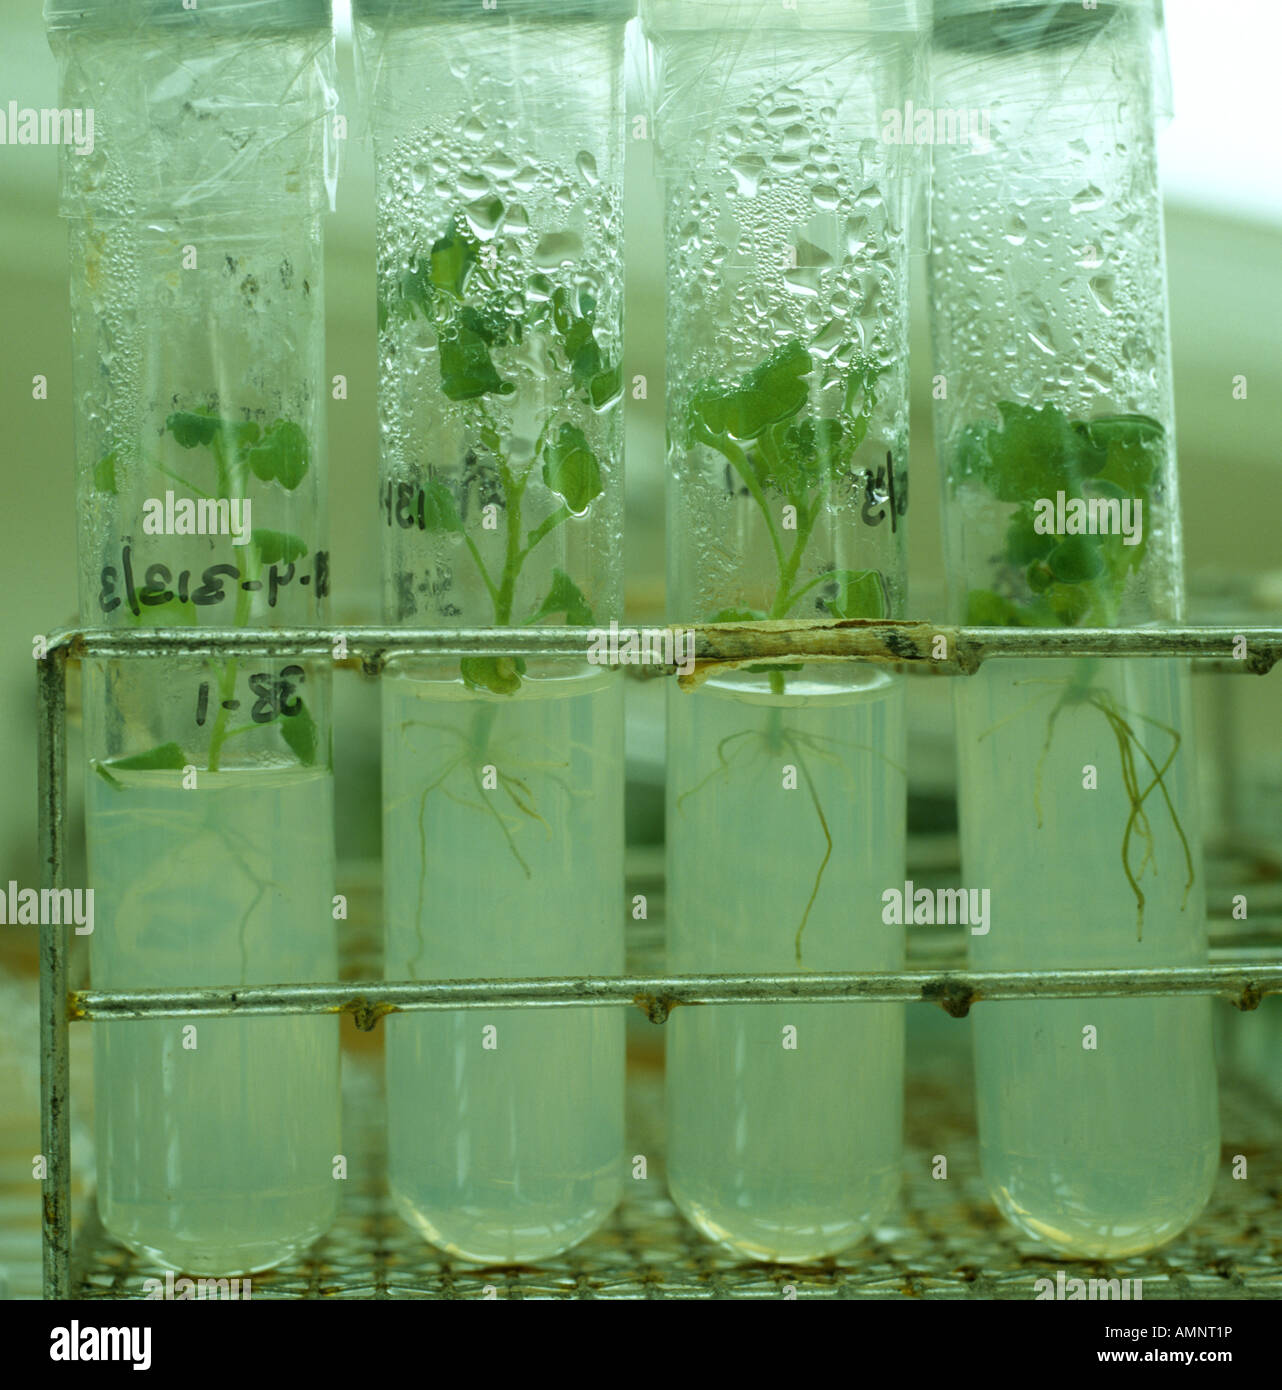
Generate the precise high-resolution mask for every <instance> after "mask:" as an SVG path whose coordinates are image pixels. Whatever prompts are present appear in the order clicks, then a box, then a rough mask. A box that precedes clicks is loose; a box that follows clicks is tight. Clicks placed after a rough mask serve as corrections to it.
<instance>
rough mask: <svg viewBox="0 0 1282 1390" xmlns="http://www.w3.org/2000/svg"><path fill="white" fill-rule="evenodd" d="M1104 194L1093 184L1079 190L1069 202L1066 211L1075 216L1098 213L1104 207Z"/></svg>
mask: <svg viewBox="0 0 1282 1390" xmlns="http://www.w3.org/2000/svg"><path fill="white" fill-rule="evenodd" d="M1104 201H1105V200H1104V194H1103V191H1102V190H1101V189H1098V188H1096V187H1095V185H1094V184H1093V183H1088V184H1087V185H1086V187H1085V188H1080V189H1078V191H1077V192H1076V193H1074V194H1073V196H1072V198H1071V199H1070V200H1069V204H1068V210H1069V212H1071V213H1073V214H1074V215H1075V216H1076V215H1077V214H1079V213H1083V212H1098V211H1099V209H1100V208H1102V207H1103V206H1104Z"/></svg>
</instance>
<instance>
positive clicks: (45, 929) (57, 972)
mask: <svg viewBox="0 0 1282 1390" xmlns="http://www.w3.org/2000/svg"><path fill="white" fill-rule="evenodd" d="M38 674H39V690H40V711H41V715H42V717H41V718H40V720H39V731H38V734H37V745H36V756H37V760H38V768H39V784H40V790H39V802H38V810H37V827H36V836H37V843H38V846H39V854H40V878H41V886H42V887H44V888H61V887H63V878H64V874H65V865H64V859H63V845H64V837H65V831H66V818H65V800H66V798H65V795H64V793H65V788H66V781H67V726H66V719H65V717H64V716H65V713H66V699H67V654H66V652H65V651H64V650H54V651H51V652H50V654H49V656H48V657H47V658H46V659H45V660H43V661H41V662H40V663H39V672H38ZM66 1000H67V928H66V925H65V924H63V925H61V926H57V925H45V926H42V927H41V928H40V1148H41V1152H42V1153H43V1155H44V1161H45V1178H44V1184H43V1189H42V1196H43V1210H42V1214H41V1232H42V1243H41V1261H42V1265H43V1274H44V1291H45V1297H46V1298H66V1297H67V1295H68V1291H69V1286H70V1277H71V1276H70V1269H71V1132H70V1090H71V1071H70V1059H69V1053H68V1047H67V1021H68V1014H67V1004H66Z"/></svg>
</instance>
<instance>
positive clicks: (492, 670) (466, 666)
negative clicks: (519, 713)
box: [459, 656, 525, 695]
mask: <svg viewBox="0 0 1282 1390" xmlns="http://www.w3.org/2000/svg"><path fill="white" fill-rule="evenodd" d="M459 671H460V672H461V673H462V676H463V683H464V684H465V685H466V686H467V688H468V689H469V690H488V691H489V692H490V693H491V694H492V695H515V694H516V692H517V691H518V690H520V688H521V677H522V676H523V675H524V674H525V661H524V659H523V658H521V657H519V656H518V657H511V656H465V657H463V659H462V660H461V661H460V662H459Z"/></svg>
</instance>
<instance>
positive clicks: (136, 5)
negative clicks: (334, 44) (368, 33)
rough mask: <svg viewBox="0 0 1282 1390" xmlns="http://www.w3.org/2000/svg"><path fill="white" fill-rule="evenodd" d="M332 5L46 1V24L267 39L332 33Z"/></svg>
mask: <svg viewBox="0 0 1282 1390" xmlns="http://www.w3.org/2000/svg"><path fill="white" fill-rule="evenodd" d="M330 5H331V0H199V3H198V4H197V5H195V6H193V7H192V8H191V9H188V8H187V7H186V6H185V5H183V4H182V3H181V0H45V9H44V13H45V25H46V27H47V28H48V29H49V30H50V31H51V32H52V31H54V30H57V29H79V30H87V29H97V30H103V31H112V30H114V31H115V32H117V33H120V32H122V31H125V30H129V29H137V28H139V27H140V26H142V25H149V26H153V27H154V26H159V27H164V28H169V27H178V26H185V28H184V32H186V33H188V34H192V33H193V32H195V30H193V25H194V26H196V30H200V29H203V30H205V31H207V32H208V31H230V32H235V33H250V32H252V33H255V34H258V35H260V36H261V35H263V34H266V33H269V32H271V31H273V30H283V29H329V28H330V25H331V15H330Z"/></svg>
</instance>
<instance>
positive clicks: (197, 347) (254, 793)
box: [46, 0, 339, 1274]
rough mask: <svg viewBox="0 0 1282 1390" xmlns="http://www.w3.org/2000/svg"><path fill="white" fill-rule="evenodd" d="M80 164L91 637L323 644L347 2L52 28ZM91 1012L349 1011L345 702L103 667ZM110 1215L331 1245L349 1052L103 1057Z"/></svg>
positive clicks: (102, 15)
mask: <svg viewBox="0 0 1282 1390" xmlns="http://www.w3.org/2000/svg"><path fill="white" fill-rule="evenodd" d="M46 16H47V19H48V23H49V29H50V40H51V43H52V46H53V48H54V51H55V53H56V55H57V57H58V59H59V63H60V68H61V76H62V103H63V105H64V106H66V107H69V108H79V109H84V110H92V112H93V120H94V124H93V131H94V139H93V142H92V149H91V150H86V151H85V152H83V153H81V152H77V151H74V150H68V151H66V152H65V153H64V156H63V165H62V209H63V213H64V215H65V216H66V218H67V220H68V227H69V231H70V260H71V302H72V328H73V388H74V394H75V438H76V468H77V523H78V542H79V544H78V549H79V561H80V564H79V571H80V596H81V598H80V601H81V613H82V617H83V620H84V621H85V622H86V623H88V624H91V625H97V626H105V627H116V628H121V629H125V630H133V631H141V630H142V629H145V628H148V627H165V628H178V627H191V628H192V629H195V628H205V627H207V628H222V629H226V628H231V627H243V626H247V625H254V626H279V625H315V624H316V623H318V622H321V621H323V619H324V616H325V608H326V605H325V595H326V593H327V591H328V587H329V570H328V556H327V552H326V550H325V545H326V539H325V529H324V528H325V487H324V483H325V466H324V459H325V417H324V405H323V402H324V388H323V385H322V381H323V368H324V316H323V301H322V295H321V290H322V269H321V219H322V214H323V211H324V210H325V208H326V206H327V203H328V197H327V186H328V185H329V184H330V183H331V182H332V179H331V177H330V176H329V166H328V160H327V157H326V153H327V152H326V131H325V123H326V118H327V113H328V110H329V107H330V104H331V94H332V91H333V87H332V81H331V37H330V14H329V4H328V0H275V2H274V3H260V4H254V5H247V4H244V3H243V2H242V3H235V2H234V0H202V3H201V5H200V7H199V10H189V9H184V8H182V7H180V6H174V5H169V4H160V3H157V2H156V0H124V3H120V0H113V3H110V4H107V3H104V0H98V2H97V3H86V0H75V3H71V2H70V0H49V3H48V4H47V6H46ZM84 708H85V737H86V745H87V753H88V755H89V762H88V767H87V769H86V782H87V792H86V807H87V809H86V817H87V840H88V856H89V878H90V885H91V887H92V888H93V889H94V892H95V897H96V920H95V930H94V932H93V935H92V937H91V941H90V947H91V969H92V979H93V984H94V987H95V988H96V989H113V988H117V989H139V988H151V989H161V988H178V987H184V986H198V985H207V986H227V985H238V984H239V985H260V984H268V983H278V982H281V981H288V982H308V981H323V980H331V979H333V978H335V975H336V968H337V967H336V959H335V949H334V922H333V904H332V895H333V840H332V823H331V821H332V816H331V805H332V791H331V780H332V779H331V758H330V734H329V708H330V697H329V671H328V663H326V665H325V666H315V665H312V664H310V663H306V662H302V663H299V662H291V661H287V660H268V659H262V660H245V659H232V660H222V659H217V658H214V657H210V658H208V659H204V660H202V659H201V658H199V657H197V658H189V659H187V660H181V659H177V658H168V657H155V656H153V657H148V658H146V659H141V660H111V661H104V660H94V661H89V662H86V663H85V666H84ZM94 1076H95V1092H96V1116H97V1118H96V1126H97V1160H98V1204H99V1210H100V1212H101V1216H102V1220H103V1224H104V1225H105V1226H106V1228H107V1229H108V1230H109V1231H110V1232H111V1233H112V1234H113V1235H114V1236H116V1237H117V1238H118V1239H120V1240H122V1241H123V1242H124V1243H125V1244H127V1245H128V1246H129V1247H130V1248H131V1249H133V1250H135V1251H138V1252H140V1253H143V1254H146V1255H149V1256H151V1257H153V1258H155V1259H156V1260H158V1261H160V1262H161V1263H163V1264H165V1265H168V1266H171V1267H173V1268H175V1269H188V1270H192V1271H197V1272H200V1273H202V1274H231V1273H240V1272H246V1271H252V1270H257V1269H262V1268H265V1267H268V1266H270V1265H273V1264H276V1263H279V1262H280V1261H281V1260H283V1259H285V1258H286V1257H287V1256H289V1255H291V1254H292V1253H294V1252H296V1251H298V1250H300V1249H302V1248H303V1247H305V1246H306V1245H307V1244H309V1243H310V1242H311V1241H312V1240H313V1239H314V1238H315V1237H316V1236H318V1235H320V1234H321V1233H322V1232H323V1231H324V1230H325V1229H326V1228H327V1227H328V1226H329V1225H330V1223H331V1221H332V1220H333V1217H334V1214H335V1211H336V1205H337V1196H336V1193H337V1186H336V1184H335V1182H334V1180H333V1176H332V1165H333V1160H334V1155H335V1154H336V1153H337V1152H338V1149H339V1138H338V1125H339V1092H338V1022H337V1020H336V1019H333V1018H324V1017H312V1016H304V1015H296V1016H289V1017H279V1018H254V1019H213V1018H211V1019H201V1020H192V1019H187V1020H183V1019H173V1020H170V1019H164V1020H161V1019H154V1020H141V1021H127V1022H125V1021H122V1022H107V1023H99V1024H95V1026H94Z"/></svg>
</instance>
